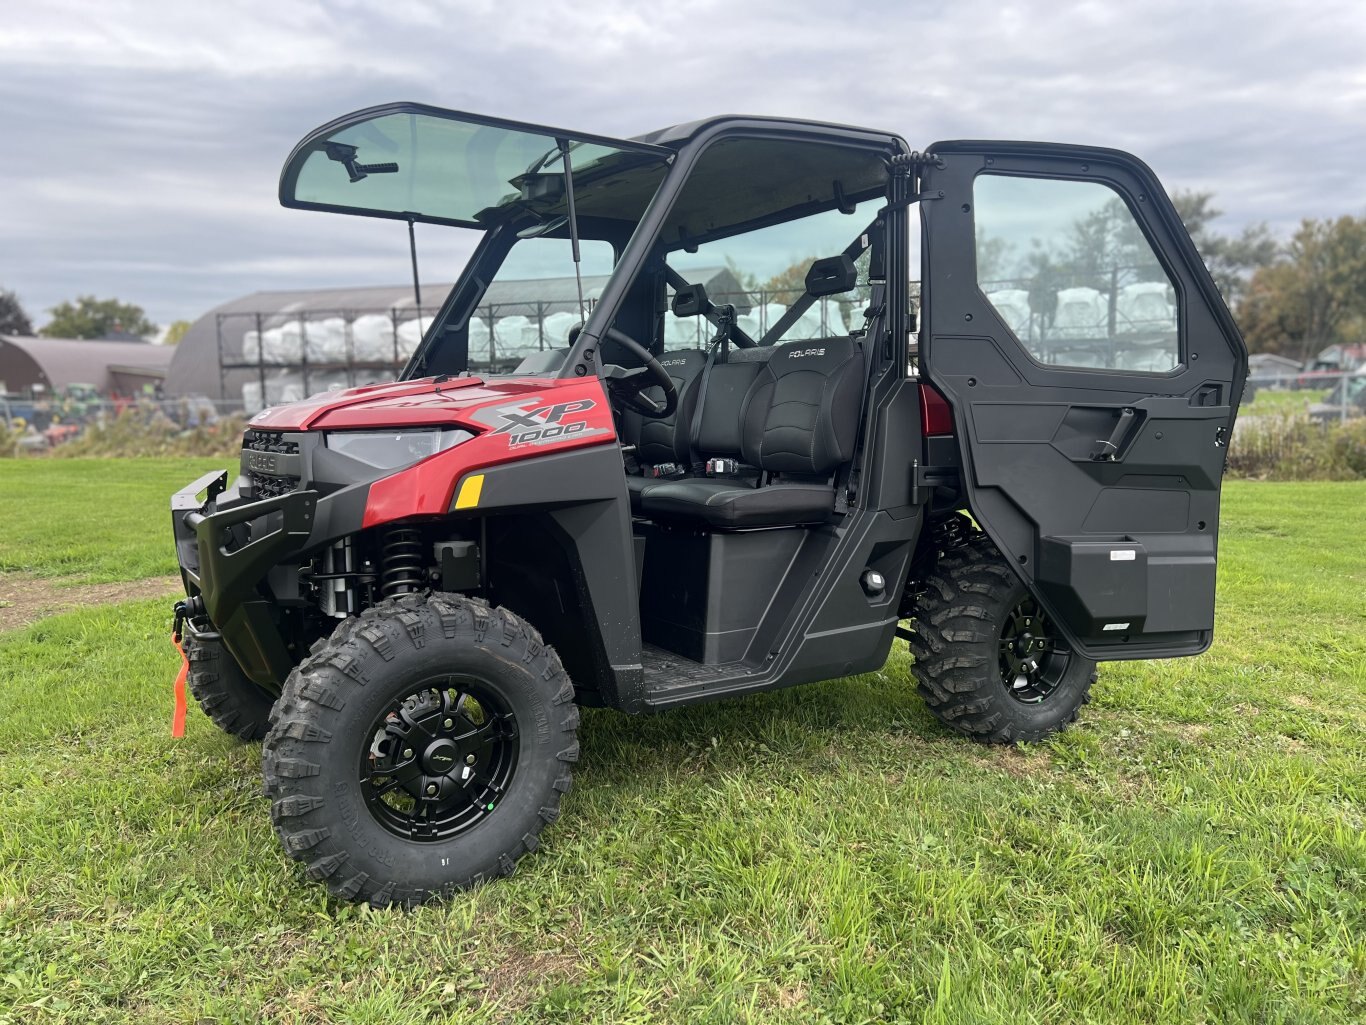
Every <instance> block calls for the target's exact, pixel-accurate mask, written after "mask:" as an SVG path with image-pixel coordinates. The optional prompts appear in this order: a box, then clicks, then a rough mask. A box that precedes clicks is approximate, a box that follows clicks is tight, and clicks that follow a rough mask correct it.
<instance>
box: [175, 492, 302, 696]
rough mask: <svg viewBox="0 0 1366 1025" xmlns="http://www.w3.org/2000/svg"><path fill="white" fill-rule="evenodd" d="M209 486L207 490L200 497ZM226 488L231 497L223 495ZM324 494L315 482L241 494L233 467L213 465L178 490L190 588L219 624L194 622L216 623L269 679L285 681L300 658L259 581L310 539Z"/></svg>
mask: <svg viewBox="0 0 1366 1025" xmlns="http://www.w3.org/2000/svg"><path fill="white" fill-rule="evenodd" d="M201 493H203V494H204V495H205V496H206V497H205V498H203V499H200V498H199V495H200V494H201ZM224 495H227V496H228V499H227V500H226V501H222V502H221V503H220V500H222V499H223V497H224ZM318 501H319V495H318V492H317V491H312V490H299V491H292V492H290V493H289V494H285V495H280V496H278V497H274V498H266V499H262V500H259V501H250V500H244V499H238V498H237V496H236V494H235V492H233V491H230V490H229V489H228V474H227V471H226V470H215V471H213V472H211V473H207V474H205V475H204V476H203V477H200V478H199V479H198V480H196V481H194V482H193V483H192V484H188V485H186V486H185V487H183V488H181V489H180V490H179V491H177V492H176V493H175V494H174V495H172V496H171V527H172V530H173V531H174V534H175V545H176V559H177V561H178V562H179V564H180V576H181V580H182V581H183V583H184V585H185V593H186V594H187V595H190V596H191V597H194V596H196V595H197V596H199V597H200V599H201V600H202V601H203V604H204V612H205V617H206V618H207V619H208V620H209V623H210V624H212V625H211V626H209V625H207V624H204V623H194V622H191V623H190V624H189V629H190V630H191V631H193V632H195V633H198V634H203V633H205V632H207V631H208V630H213V629H216V630H217V632H218V634H219V635H220V636H221V637H222V640H223V643H224V645H225V646H226V647H227V648H228V650H229V651H230V652H231V653H232V655H233V657H234V658H236V660H237V662H238V664H239V665H240V666H241V667H242V671H243V672H244V673H246V675H247V676H249V677H250V678H251V679H252V680H254V681H255V682H257V683H259V684H262V685H263V686H267V687H272V688H274V687H278V686H279V685H280V683H281V682H283V680H284V678H285V677H286V676H288V675H289V671H290V669H291V668H293V665H294V661H295V660H294V659H293V658H292V657H291V655H290V653H289V650H288V648H287V646H286V644H285V641H284V638H283V637H281V635H280V631H279V628H278V627H277V625H276V621H275V616H274V615H273V613H272V601H271V600H270V599H269V598H266V597H263V596H262V594H261V591H260V586H259V585H260V584H261V582H262V581H263V580H264V579H265V576H266V574H267V573H268V572H269V571H270V569H271V568H272V567H274V566H276V565H278V564H279V563H281V562H282V561H285V560H286V559H288V558H289V557H290V556H293V555H297V554H299V553H301V552H302V551H303V550H304V549H306V548H308V547H309V543H310V538H311V537H312V536H313V535H314V529H315V527H316V525H317V512H318ZM220 504H221V505H222V506H223V507H222V508H219V506H220Z"/></svg>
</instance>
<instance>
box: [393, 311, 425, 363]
mask: <svg viewBox="0 0 1366 1025" xmlns="http://www.w3.org/2000/svg"><path fill="white" fill-rule="evenodd" d="M426 325H427V321H425V320H421V319H418V320H405V321H404V322H403V323H402V324H400V325H399V326H398V358H399V359H407V358H408V357H409V356H411V355H412V354H413V353H414V352H416V351H417V347H418V344H419V343H420V342H421V341H422V333H423V331H425V330H426ZM391 358H392V357H391Z"/></svg>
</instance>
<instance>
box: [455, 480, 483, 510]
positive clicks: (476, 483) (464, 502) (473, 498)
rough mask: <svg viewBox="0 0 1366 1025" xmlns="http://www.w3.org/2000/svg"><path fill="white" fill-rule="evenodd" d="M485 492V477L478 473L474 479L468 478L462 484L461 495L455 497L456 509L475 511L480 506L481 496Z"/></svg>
mask: <svg viewBox="0 0 1366 1025" xmlns="http://www.w3.org/2000/svg"><path fill="white" fill-rule="evenodd" d="M483 490H484V475H483V474H482V473H476V474H475V475H474V476H473V477H466V478H465V479H464V480H463V481H462V482H461V484H460V494H458V495H456V496H455V507H456V508H457V509H473V508H474V507H475V506H476V505H478V504H479V495H480V494H481V493H482V492H483Z"/></svg>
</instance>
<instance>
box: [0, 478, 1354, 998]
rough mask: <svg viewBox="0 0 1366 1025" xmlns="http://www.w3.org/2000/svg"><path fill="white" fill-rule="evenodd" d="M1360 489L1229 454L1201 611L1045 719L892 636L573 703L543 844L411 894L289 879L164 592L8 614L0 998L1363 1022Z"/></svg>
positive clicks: (131, 501) (158, 530) (250, 769)
mask: <svg viewBox="0 0 1366 1025" xmlns="http://www.w3.org/2000/svg"><path fill="white" fill-rule="evenodd" d="M167 471H168V472H167V474H166V476H168V477H169V478H170V481H171V483H178V482H179V480H180V479H181V476H184V477H185V479H188V476H189V475H191V474H192V473H193V470H192V469H190V470H185V471H184V472H183V473H179V475H178V473H172V472H169V467H168V468H167ZM147 473H148V477H147V478H146V479H144V480H143V482H142V484H141V485H139V486H140V487H143V488H146V489H149V490H150V491H151V492H155V494H153V495H151V497H150V498H148V499H147V501H149V502H151V501H152V499H155V500H156V501H155V502H154V503H153V504H157V508H158V512H159V511H160V505H159V503H160V501H161V500H162V498H163V497H164V496H163V495H162V494H161V492H162V491H164V490H166V488H165V485H164V483H163V481H162V479H161V477H158V476H157V475H156V474H155V473H153V472H152V471H150V470H148V471H147ZM69 493H70V492H69V491H66V490H62V489H56V490H53V491H52V492H49V498H48V499H45V501H48V507H49V510H50V515H53V516H54V517H55V516H56V515H57V514H58V513H63V514H64V511H63V509H62V507H61V506H60V505H59V504H57V502H56V500H55V499H52V498H51V496H52V495H55V494H69ZM143 501H144V499H143V498H142V497H139V496H138V495H135V494H134V492H133V490H132V489H131V488H130V489H129V490H127V491H124V492H121V497H120V502H121V503H124V504H127V505H129V506H137V507H141V505H142V504H143ZM111 504H112V503H111ZM1363 510H1366V483H1361V484H1296V485H1284V484H1247V483H1236V484H1232V485H1230V486H1229V487H1228V488H1227V489H1226V495H1225V510H1224V534H1223V539H1222V540H1223V545H1222V551H1221V568H1220V595H1219V602H1220V604H1219V619H1218V640H1217V642H1216V644H1215V647H1214V648H1213V649H1212V650H1211V651H1210V652H1209V653H1208V654H1206V655H1204V656H1202V657H1200V658H1198V659H1184V660H1176V661H1170V662H1160V663H1128V664H1112V665H1107V666H1104V667H1102V670H1101V677H1100V683H1099V684H1098V686H1097V688H1096V692H1095V701H1094V703H1093V704H1091V705H1089V706H1087V708H1086V710H1085V711H1084V713H1083V716H1082V720H1081V722H1080V723H1079V724H1078V725H1077V726H1076V727H1075V728H1073V729H1071V730H1069V731H1068V732H1067V733H1065V734H1063V735H1062V736H1061V737H1059V738H1058V739H1056V740H1054V741H1052V742H1050V743H1048V744H1043V745H1035V746H1031V747H1028V748H1024V749H1020V750H999V749H985V748H980V747H976V746H974V745H972V744H969V743H967V742H965V741H962V740H960V739H958V738H957V737H955V736H953V735H950V734H948V733H947V732H946V731H944V730H943V729H942V728H940V727H939V726H938V725H936V724H935V723H934V722H933V721H932V720H931V719H930V718H929V716H928V715H927V713H926V712H925V711H924V709H923V707H922V706H921V704H920V702H919V700H918V699H917V698H916V696H915V694H914V691H913V688H912V687H911V685H910V683H909V682H908V673H907V661H906V659H905V657H904V656H897V657H895V658H894V659H893V661H892V662H891V663H889V665H888V666H887V667H886V669H885V670H884V671H883V672H882V673H877V674H871V675H867V676H862V677H858V678H854V679H848V680H840V681H835V682H831V683H826V684H820V685H816V686H811V687H804V688H797V689H794V690H791V691H786V692H781V693H774V694H766V695H758V696H754V697H751V698H746V699H742V700H738V701H732V702H728V703H724V704H720V705H715V706H707V707H700V708H694V709H686V710H682V711H678V712H671V713H668V714H664V715H658V716H653V717H647V718H628V717H624V716H621V715H618V714H615V713H611V712H605V711H598V712H589V713H587V714H586V715H585V717H584V725H583V729H582V734H581V735H582V740H583V761H582V762H581V763H580V765H579V769H578V773H577V775H576V780H575V787H574V790H573V791H572V792H571V793H570V795H569V796H568V798H567V800H566V802H565V809H564V815H563V817H562V818H561V819H560V821H559V822H558V823H557V824H556V825H555V826H553V827H552V828H551V829H550V830H549V831H548V832H547V834H546V837H545V843H544V846H543V847H542V850H541V851H540V852H539V853H537V854H536V855H533V856H532V857H530V858H528V859H527V860H526V861H525V862H523V864H522V866H521V869H520V871H519V872H518V873H517V874H516V875H514V876H513V877H512V878H511V879H508V880H504V881H501V882H499V883H496V884H493V885H490V886H487V887H484V888H482V889H480V890H478V891H476V892H473V893H468V894H464V895H461V896H459V897H457V898H456V899H454V900H453V901H451V902H450V903H449V904H447V905H445V906H443V907H434V908H424V909H421V910H419V911H417V912H415V913H412V914H402V913H397V912H394V913H383V914H376V913H372V912H369V911H368V910H362V909H357V908H353V907H349V906H339V905H336V904H332V903H330V902H329V901H328V900H327V899H326V898H325V896H324V894H323V891H322V890H321V889H320V888H319V887H317V886H315V885H311V884H306V883H304V882H303V881H302V880H301V879H300V877H299V876H298V875H297V873H296V871H295V869H294V866H293V864H292V863H290V862H288V861H287V860H286V859H285V858H284V857H283V856H282V855H281V854H280V853H279V851H278V850H277V848H276V841H275V837H274V835H273V833H272V832H271V829H270V825H269V821H268V813H267V805H266V803H265V801H264V800H263V799H262V798H260V797H259V796H258V790H259V779H258V775H257V773H258V769H259V759H260V752H259V747H256V746H240V745H236V744H234V743H231V742H230V741H229V740H228V739H227V738H226V737H224V736H222V735H220V734H218V733H217V732H216V731H215V730H214V728H213V727H212V726H211V725H210V724H209V722H208V721H207V720H206V719H205V718H204V717H203V716H202V715H200V714H199V713H198V712H197V711H194V712H192V714H191V717H190V722H189V730H188V735H187V737H186V738H185V739H184V740H182V741H173V740H171V739H170V738H169V736H168V733H167V728H168V723H169V715H170V679H171V676H172V674H173V671H174V669H175V664H176V663H175V660H174V658H173V656H172V655H171V654H170V652H169V650H168V645H167V642H166V640H165V635H166V632H167V630H168V628H169V619H168V610H167V609H166V608H165V606H164V604H161V603H134V604H129V605H124V606H120V607H117V608H92V609H88V610H83V611H80V612H76V613H71V614H67V615H63V616H60V617H56V618H53V619H50V620H47V621H45V622H42V623H39V624H37V625H35V626H32V627H30V628H28V629H27V630H24V631H20V632H16V633H13V634H10V635H7V636H4V637H0V701H3V702H4V707H5V709H6V714H5V715H4V716H0V1022H6V1023H8V1022H14V1023H19V1022H23V1023H25V1025H27V1023H30V1022H32V1023H39V1025H42V1023H47V1022H58V1021H60V1022H72V1023H77V1022H79V1023H85V1022H106V1021H110V1022H112V1021H119V1022H122V1021H137V1022H196V1021H203V1020H206V1019H207V1020H216V1021H222V1022H229V1021H247V1022H324V1021H326V1022H374V1023H384V1025H406V1023H416V1022H436V1021H459V1022H496V1021H516V1022H537V1023H542V1022H564V1023H569V1022H582V1021H589V1022H603V1023H608V1022H611V1023H617V1022H623V1023H632V1022H668V1023H684V1022H688V1023H692V1022H717V1023H730V1022H792V1023H796V1022H801V1023H807V1022H832V1023H836V1022H837V1023H841V1025H843V1023H857V1022H883V1021H905V1022H926V1023H963V1025H967V1023H984V1025H985V1023H991V1025H995V1023H1001V1022H1038V1023H1048V1025H1053V1023H1072V1022H1097V1023H1105V1025H1111V1023H1130V1022H1132V1023H1139V1022H1142V1023H1148V1022H1172V1023H1177V1022H1179V1023H1183V1025H1184V1023H1190V1022H1211V1023H1213V1022H1220V1023H1222V1022H1235V1021H1236V1022H1257V1023H1306V1025H1307V1023H1315V1025H1318V1023H1336V1022H1342V1023H1347V1022H1361V1021H1363V1020H1366V904H1364V903H1363V900H1364V898H1363V894H1366V839H1363V831H1364V829H1366V804H1364V803H1363V799H1362V796H1361V795H1362V793H1363V783H1366V602H1364V601H1363V599H1362V594H1363V592H1364V591H1366V550H1364V549H1363V548H1362V546H1361V545H1360V543H1359V539H1360V538H1361V536H1362V534H1363V528H1366V516H1364V515H1363ZM110 514H111V515H118V516H122V515H124V514H125V513H124V512H120V511H118V510H114V509H111V510H110ZM146 530H147V531H148V533H151V534H154V535H155V536H156V537H157V538H158V539H160V540H161V543H163V544H164V533H165V532H164V529H163V523H162V521H161V518H160V516H158V517H157V518H156V522H149V523H148V524H147V525H146ZM3 539H4V544H3V546H0V552H3V553H5V554H4V557H5V558H6V559H10V558H13V555H12V554H11V547H12V545H11V541H10V536H9V534H8V531H6V533H5V534H4V535H3ZM140 543H141V542H139V544H140ZM134 550H136V549H129V551H130V552H132V551H134ZM48 551H49V552H52V553H54V554H56V555H58V556H63V557H65V558H66V559H67V562H68V566H69V567H70V568H69V569H67V570H66V571H65V572H76V573H94V572H113V570H112V569H110V568H106V569H103V570H97V569H95V567H97V566H107V565H109V564H107V563H106V562H105V560H104V559H103V557H100V556H96V555H85V556H78V555H77V554H76V553H73V552H68V551H66V550H64V549H62V548H61V547H60V545H58V544H56V543H55V542H54V543H52V545H51V546H50V547H49V549H48Z"/></svg>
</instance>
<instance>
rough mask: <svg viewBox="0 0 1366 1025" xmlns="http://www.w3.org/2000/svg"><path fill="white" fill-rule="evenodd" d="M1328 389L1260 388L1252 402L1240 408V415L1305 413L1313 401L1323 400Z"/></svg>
mask: <svg viewBox="0 0 1366 1025" xmlns="http://www.w3.org/2000/svg"><path fill="white" fill-rule="evenodd" d="M1327 394H1328V389H1326V388H1320V389H1317V390H1312V391H1311V390H1305V391H1289V390H1285V391H1280V390H1272V389H1270V388H1260V389H1258V391H1257V394H1256V395H1255V396H1253V399H1252V401H1251V402H1249V403H1247V404H1245V405H1244V406H1243V407H1242V408H1240V409H1239V410H1238V415H1239V416H1290V415H1292V414H1295V413H1301V414H1302V413H1305V412H1306V411H1307V410H1308V409H1309V406H1310V404H1311V403H1314V402H1322V401H1323V397H1324V396H1325V395H1327Z"/></svg>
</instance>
